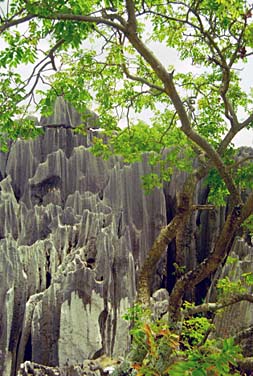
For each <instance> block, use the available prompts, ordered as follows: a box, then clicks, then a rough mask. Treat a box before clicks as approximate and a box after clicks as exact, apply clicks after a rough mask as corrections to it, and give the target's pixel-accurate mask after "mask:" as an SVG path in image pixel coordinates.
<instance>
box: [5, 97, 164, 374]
mask: <svg viewBox="0 0 253 376" xmlns="http://www.w3.org/2000/svg"><path fill="white" fill-rule="evenodd" d="M56 107H57V111H56V115H55V117H51V118H50V123H52V124H54V127H49V126H47V127H46V128H45V133H44V134H43V135H42V136H40V137H39V138H37V139H35V140H32V141H29V142H27V141H23V140H18V141H17V142H15V143H14V144H13V145H12V146H11V147H10V150H9V152H8V153H7V154H1V156H0V173H1V181H0V218H1V222H0V306H1V309H0V322H1V327H0V333H1V339H0V351H1V353H0V354H1V362H0V364H1V372H2V374H4V375H6V376H9V375H14V374H15V373H16V371H17V368H18V366H19V364H21V363H22V362H24V361H30V360H32V361H34V362H36V363H41V364H45V365H48V366H57V365H60V366H63V365H65V364H66V363H68V364H77V363H81V362H83V360H84V359H86V358H89V359H92V358H97V357H99V356H100V355H102V354H103V353H105V354H108V355H113V356H118V355H121V354H124V352H125V351H126V349H127V348H128V345H129V338H128V327H127V323H126V322H125V321H124V320H123V319H122V314H123V313H124V311H125V310H126V309H127V308H128V307H129V306H130V305H131V304H132V303H133V301H134V299H135V296H136V271H138V269H139V267H140V265H141V264H142V262H143V260H144V258H145V256H146V252H147V250H148V249H149V247H150V246H151V244H152V242H153V240H154V237H155V236H156V234H157V233H158V231H159V226H161V225H164V224H165V223H166V202H165V196H164V194H163V191H162V190H156V191H155V192H154V193H153V194H151V195H149V196H145V195H144V194H143V191H142V187H141V180H140V177H141V176H142V175H143V174H144V173H145V172H147V171H148V165H147V163H146V161H145V159H144V160H143V163H138V164H135V165H129V166H128V165H123V163H122V162H121V161H120V160H119V159H116V158H112V159H110V160H109V161H107V162H105V161H102V160H101V159H99V158H96V157H94V156H93V155H92V154H91V153H90V152H89V150H88V147H89V145H90V140H91V138H92V135H93V132H88V135H87V137H84V136H81V135H77V134H74V133H73V131H72V130H71V129H69V127H68V126H67V127H63V126H62V125H63V121H65V122H66V123H67V125H71V126H73V125H78V122H79V120H80V116H79V118H78V115H77V113H76V112H75V111H73V110H71V112H70V111H69V108H68V106H66V104H65V103H64V102H58V103H57V104H56ZM59 113H60V115H59ZM76 119H77V120H76ZM47 121H48V120H45V119H43V120H42V124H43V126H45V124H47ZM57 125H59V126H57Z"/></svg>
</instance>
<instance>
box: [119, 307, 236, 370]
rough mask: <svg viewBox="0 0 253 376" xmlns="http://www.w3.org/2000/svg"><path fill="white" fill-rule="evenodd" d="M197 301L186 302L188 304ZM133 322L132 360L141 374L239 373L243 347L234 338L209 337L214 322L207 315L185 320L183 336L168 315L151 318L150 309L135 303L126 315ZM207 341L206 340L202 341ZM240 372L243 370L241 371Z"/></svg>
mask: <svg viewBox="0 0 253 376" xmlns="http://www.w3.org/2000/svg"><path fill="white" fill-rule="evenodd" d="M192 306H193V304H192V303H189V302H185V304H184V307H185V308H189V307H192ZM125 319H127V320H128V321H130V323H131V324H132V329H131V335H132V347H131V351H130V353H129V355H128V361H129V362H130V363H131V364H132V368H133V369H135V370H136V373H135V374H136V375H137V376H144V375H150V376H151V375H152V376H163V375H164V376H165V375H170V376H187V375H196V376H198V375H208V376H212V375H213V376H218V375H219V376H228V375H232V374H233V375H237V374H238V373H236V372H235V371H232V368H231V366H236V365H237V363H236V359H237V358H239V357H240V348H239V347H238V346H237V345H235V344H234V342H233V339H231V338H229V339H225V340H224V341H220V340H214V339H213V340H205V341H203V339H204V338H205V335H206V333H207V331H209V330H210V328H211V327H212V324H210V320H209V319H207V318H206V317H204V316H196V317H189V318H187V319H185V320H184V322H183V325H182V332H181V334H180V336H179V335H178V334H175V333H173V331H172V330H171V329H170V328H169V326H168V319H165V318H162V319H160V320H157V321H153V320H152V319H151V315H150V312H149V311H142V309H141V307H140V306H134V307H133V308H131V309H130V310H129V311H128V313H127V314H126V315H125ZM202 341H203V344H201V343H202ZM238 375H239V374H238Z"/></svg>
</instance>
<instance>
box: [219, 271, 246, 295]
mask: <svg viewBox="0 0 253 376" xmlns="http://www.w3.org/2000/svg"><path fill="white" fill-rule="evenodd" d="M252 285H253V273H252V272H248V273H242V275H241V277H240V279H238V280H235V281H233V280H231V279H230V278H229V277H228V276H226V277H224V278H221V279H219V281H218V282H217V291H218V296H219V299H220V300H222V301H223V300H226V299H227V298H230V297H232V296H233V295H236V294H244V293H247V292H248V289H249V287H250V286H252Z"/></svg>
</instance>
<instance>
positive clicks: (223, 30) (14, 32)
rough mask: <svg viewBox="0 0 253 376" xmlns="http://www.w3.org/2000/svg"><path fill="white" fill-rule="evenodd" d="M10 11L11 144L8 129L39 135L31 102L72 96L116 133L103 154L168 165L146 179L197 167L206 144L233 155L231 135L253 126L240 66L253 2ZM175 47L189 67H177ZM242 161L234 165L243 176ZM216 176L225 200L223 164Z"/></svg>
mask: <svg viewBox="0 0 253 376" xmlns="http://www.w3.org/2000/svg"><path fill="white" fill-rule="evenodd" d="M1 13H2V15H1V26H0V33H1V39H2V46H3V48H2V50H1V52H0V76H1V77H0V85H1V88H0V89H1V90H0V92H1V96H0V105H1V116H0V130H1V132H0V135H1V136H0V137H1V147H2V149H5V143H4V142H5V141H6V140H7V139H10V138H11V139H16V138H17V137H27V136H30V135H33V134H34V133H35V134H36V133H37V132H36V130H35V129H34V128H33V127H32V124H31V121H27V120H26V121H23V120H24V117H25V115H24V114H26V113H27V112H28V109H29V108H30V107H31V103H32V102H34V103H35V105H34V107H35V110H36V111H40V112H41V113H42V114H44V115H47V114H48V113H49V111H50V110H51V109H52V104H53V102H54V101H55V99H56V97H57V96H64V98H65V99H66V100H67V101H69V102H71V103H72V104H73V105H74V106H75V107H76V108H78V110H79V111H82V110H84V109H85V108H87V107H89V106H92V107H93V108H94V110H95V111H96V112H97V113H99V126H100V128H101V130H102V131H103V133H104V134H105V135H106V140H107V142H106V143H104V142H103V141H101V138H98V139H97V140H96V142H95V145H94V152H95V153H96V154H98V155H102V156H104V157H108V156H109V155H110V154H111V153H114V154H120V155H123V157H124V158H125V160H126V161H128V162H133V161H136V160H138V159H140V158H141V155H142V153H143V152H146V151H147V152H150V162H151V165H153V166H154V165H156V164H158V166H159V171H160V173H159V174H158V175H157V169H155V168H154V172H153V175H151V176H150V177H147V181H146V186H147V188H149V187H150V186H152V185H159V184H161V182H162V181H163V180H169V176H170V174H171V171H172V170H173V168H174V166H175V165H176V166H177V167H178V168H180V169H185V170H189V168H190V163H189V160H190V159H192V158H193V157H194V155H199V154H201V153H202V152H204V159H205V160H208V158H210V156H211V154H212V153H213V151H212V150H215V151H216V152H219V153H220V154H221V155H222V157H223V158H225V159H224V164H228V165H230V164H231V156H232V157H233V153H232V151H231V148H230V146H229V145H230V143H231V141H232V139H233V137H234V136H235V134H236V133H238V132H239V131H240V130H241V129H243V128H251V127H252V93H246V92H245V91H244V90H243V89H242V85H241V79H240V70H239V68H240V69H241V67H242V66H243V65H244V64H245V63H247V60H248V59H249V58H250V55H251V53H252V47H253V38H252V36H253V23H252V19H251V16H252V14H251V9H250V5H249V4H248V2H247V1H241V0H233V1H225V0H212V1H209V0H206V1H205V0H201V1H200V0H186V1H182V2H177V1H164V2H160V1H159V2H156V1H149V0H144V1H139V0H137V1H130V0H129V1H123V0H114V1H113V0H111V1H110V0H103V1H100V0H97V1H94V0H92V1H86V0H85V1H83V0H64V1H63V0H58V1H57V0H55V1H53V2H52V1H49V0H48V1H47V0H43V1H40V0H18V1H10V2H8V6H7V9H6V7H5V8H4V7H2V12H1ZM155 48H157V49H162V50H163V54H164V56H165V55H166V58H165V57H162V60H163V61H165V64H164V65H165V66H163V65H162V63H161V61H159V59H158V57H157V56H158V55H159V54H158V55H157V56H155V55H153V53H152V50H153V49H155ZM172 49H174V50H176V51H177V56H178V57H179V59H180V60H181V61H185V64H186V65H189V70H192V72H189V71H187V72H183V73H182V72H179V71H178V70H177V67H173V66H172V63H173V59H171V58H170V55H171V54H172ZM26 66H27V67H29V69H26V68H24V67H26ZM18 68H19V69H18ZM20 70H21V72H22V73H18V72H20ZM27 71H29V72H28V73H27ZM24 72H25V73H24ZM166 74H167V76H166ZM169 77H170V79H171V83H172V82H173V87H172V88H170V87H169V85H170V84H171V83H169ZM172 80H173V81H172ZM174 89H175V90H176V91H175V90H174ZM177 96H178V98H177ZM238 113H239V114H243V121H239V115H238ZM186 117H187V122H188V124H186ZM20 119H21V120H22V121H21V122H20ZM184 122H185V123H184ZM21 124H22V125H21ZM122 124H124V127H123V129H122V126H121V125H122ZM189 126H190V128H191V129H192V130H194V132H195V133H196V134H197V136H198V139H197V138H196V136H195V135H194V137H192V136H189V129H190V128H189ZM186 128H187V129H188V130H187V129H186ZM182 130H183V132H182ZM108 139H109V140H110V141H109V142H108ZM203 140H204V141H205V142H204V143H203ZM206 142H207V143H208V144H209V145H210V147H211V148H212V149H210V148H209V149H208V148H207V147H206ZM168 148H169V150H170V151H171V152H170V153H169V155H168V154H166V153H164V150H165V149H168ZM210 150H211V153H210ZM179 157H180V158H179ZM179 161H180V162H179ZM245 168H246V170H247V169H249V166H248V165H247V166H246V167H245V166H240V168H239V169H236V170H235V171H233V174H234V179H235V180H236V181H239V180H241V178H242V177H244V175H247V173H248V171H246V170H245ZM215 171H216V172H215ZM212 174H216V175H217V176H218V179H216V178H215V179H210V180H211V181H212V180H213V181H214V184H215V190H216V191H217V192H220V193H221V198H219V195H218V197H217V200H216V201H217V203H222V200H223V199H224V195H225V196H226V193H227V187H226V184H225V186H224V182H223V183H222V182H221V180H220V178H219V177H220V174H221V172H220V171H219V169H218V170H217V166H214V171H213V172H212ZM244 180H245V179H244ZM209 183H210V182H209ZM211 199H212V200H214V201H215V198H213V197H212V194H211Z"/></svg>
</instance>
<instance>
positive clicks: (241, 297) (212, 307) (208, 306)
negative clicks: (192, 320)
mask: <svg viewBox="0 0 253 376" xmlns="http://www.w3.org/2000/svg"><path fill="white" fill-rule="evenodd" d="M242 301H247V302H250V303H253V295H252V294H238V295H234V296H231V297H230V298H228V299H227V300H226V301H224V302H221V303H204V304H200V305H198V306H196V307H191V308H187V309H185V310H184V311H183V313H184V316H185V317H188V316H192V315H195V314H196V313H206V312H217V311H218V310H220V309H223V308H225V307H229V306H231V305H233V304H236V303H239V302H242ZM252 330H253V328H252Z"/></svg>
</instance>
